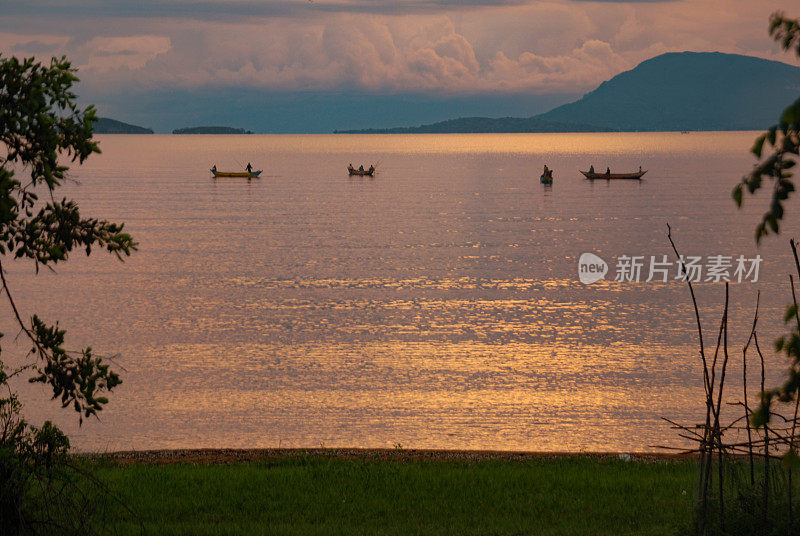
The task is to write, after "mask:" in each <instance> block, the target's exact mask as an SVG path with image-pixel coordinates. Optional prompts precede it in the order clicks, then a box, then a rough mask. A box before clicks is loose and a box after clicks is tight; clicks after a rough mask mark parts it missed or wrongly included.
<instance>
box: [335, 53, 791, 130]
mask: <svg viewBox="0 0 800 536" xmlns="http://www.w3.org/2000/svg"><path fill="white" fill-rule="evenodd" d="M798 95H800V67H795V66H792V65H788V64H786V63H781V62H777V61H769V60H764V59H761V58H754V57H752V56H741V55H738V54H723V53H720V52H670V53H667V54H662V55H660V56H656V57H654V58H651V59H649V60H646V61H644V62H642V63H640V64H639V65H637V66H636V67H635V68H634V69H631V70H630V71H626V72H624V73H621V74H618V75H617V76H615V77H613V78H612V79H611V80H608V81H606V82H603V83H602V84H600V86H599V87H598V88H597V89H595V90H594V91H591V92H589V93H587V94H586V95H584V96H583V97H582V98H581V99H579V100H577V101H575V102H571V103H569V104H564V105H561V106H559V107H557V108H555V109H553V110H550V111H549V112H546V113H543V114H539V115H535V116H533V117H528V118H525V119H522V118H514V117H503V118H495V119H492V118H487V117H469V118H461V119H452V120H449V121H442V122H439V123H433V124H428V125H422V126H419V127H410V128H385V129H367V130H346V131H338V132H341V133H355V132H359V133H422V132H437V133H440V132H441V133H444V132H587V131H609V130H610V131H677V130H762V129H765V128H767V127H769V126H770V125H772V124H774V123H775V122H776V121H777V119H778V117H779V116H780V113H781V112H782V111H783V109H784V108H785V107H786V106H788V105H789V103H791V102H793V101H794V100H795V99H797V97H798Z"/></svg>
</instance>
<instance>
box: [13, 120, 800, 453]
mask: <svg viewBox="0 0 800 536" xmlns="http://www.w3.org/2000/svg"><path fill="white" fill-rule="evenodd" d="M755 135H756V133H753V132H725V133H690V134H680V133H623V134H606V133H602V134H599V133H598V134H508V135H506V134H487V135H480V134H475V135H461V134H458V135H455V134H454V135H363V136H362V135H297V136H290V135H285V136H284V135H250V136H173V135H150V136H148V135H144V136H123V135H106V136H99V137H98V138H99V140H100V146H101V148H102V151H103V153H102V154H101V155H95V156H93V157H92V158H90V159H89V160H88V161H87V162H86V164H85V165H84V166H82V167H79V168H78V167H76V168H74V169H73V170H72V177H73V178H74V179H75V182H71V183H69V184H68V185H67V186H66V187H65V188H64V189H63V194H59V196H60V195H66V196H68V197H73V198H75V199H77V200H78V201H79V203H80V205H81V207H82V210H83V211H84V213H85V214H87V215H92V216H97V217H102V218H106V219H110V220H113V221H123V222H125V223H126V229H128V230H129V231H130V232H131V234H133V236H134V237H135V238H136V239H137V240H138V241H139V243H140V246H139V251H138V252H137V253H136V254H135V255H134V256H133V257H131V258H130V259H128V260H127V261H126V262H125V263H120V262H118V261H116V260H115V259H114V258H113V257H109V256H108V255H104V254H102V253H101V252H95V254H93V255H92V256H91V257H89V258H87V257H86V256H85V255H83V254H76V255H75V256H74V257H73V258H72V259H71V260H70V262H69V263H67V264H65V265H63V266H61V267H58V268H57V270H56V271H55V272H54V273H53V272H48V271H47V270H44V271H43V272H42V273H40V274H39V275H38V276H34V271H33V267H32V266H30V265H24V264H14V263H12V264H11V265H9V266H7V271H8V276H9V283H10V285H11V288H12V291H13V292H14V293H15V297H16V299H17V301H18V305H19V306H20V308H21V309H23V311H25V314H31V313H33V312H37V313H39V314H40V315H41V316H43V317H44V318H45V319H46V320H49V321H55V320H59V321H60V325H61V326H62V327H64V328H66V329H67V333H68V342H69V346H70V347H71V348H78V347H81V346H85V345H91V346H92V347H93V349H94V351H95V352H97V353H100V354H107V355H116V356H117V357H115V363H116V365H117V368H118V370H119V371H120V373H121V375H122V378H123V381H124V383H123V384H122V385H121V386H120V387H119V388H118V389H117V390H115V392H114V393H113V394H112V396H111V403H110V404H109V406H108V408H107V409H106V410H105V411H103V412H102V415H101V417H102V418H101V420H100V421H99V422H98V421H94V420H93V421H90V422H87V423H84V425H83V426H82V427H78V426H77V418H75V417H73V415H72V414H70V413H68V412H66V411H60V410H58V404H56V403H54V402H50V403H47V402H43V401H42V394H43V393H45V391H44V390H42V388H41V387H39V386H35V387H34V386H26V387H24V396H25V401H26V412H27V413H28V415H30V417H31V419H32V420H33V421H41V420H42V419H43V418H45V417H48V416H53V415H55V416H56V417H57V418H56V421H57V422H59V423H60V424H62V425H64V426H65V428H66V429H67V431H68V432H69V433H70V435H71V437H72V440H73V443H74V444H75V445H76V446H77V447H78V448H79V449H82V450H98V451H105V450H120V449H134V448H135V449H149V448H184V447H278V446H280V447H318V446H326V447H336V446H347V447H393V446H397V445H402V446H403V447H404V448H446V449H501V450H535V451H563V450H570V451H580V450H588V451H616V450H635V451H645V450H653V449H654V448H655V447H656V446H659V445H681V444H683V443H681V441H680V440H679V438H677V437H676V434H675V431H674V430H671V429H670V428H669V425H667V424H666V423H665V422H664V421H662V420H661V417H662V416H663V417H668V418H671V419H675V420H680V421H685V422H694V421H695V420H697V419H698V418H699V416H700V414H701V413H702V381H701V378H702V377H701V370H702V369H701V367H700V362H699V358H698V351H697V334H696V328H695V324H694V316H693V313H692V309H691V302H690V299H689V294H688V290H687V288H686V285H685V283H683V282H681V281H678V280H675V279H674V275H676V273H677V272H674V273H670V274H668V278H667V281H662V280H660V279H658V278H656V279H657V280H653V281H650V282H645V281H644V279H645V277H644V276H646V275H647V271H648V269H649V262H650V257H651V256H654V257H656V258H657V259H662V256H663V255H669V259H671V260H672V261H674V255H673V254H672V251H671V249H670V247H669V243H668V241H667V236H666V230H667V228H666V225H667V223H670V224H671V225H672V228H673V236H674V238H675V240H676V242H677V245H678V247H679V249H680V250H681V252H682V253H685V254H687V255H695V256H702V257H704V258H705V257H708V256H715V255H722V256H731V257H733V258H734V259H735V258H736V257H738V256H740V255H743V256H744V257H746V258H754V257H755V256H756V255H761V257H762V258H763V262H762V263H761V265H760V268H759V278H758V281H757V282H753V281H750V280H745V281H743V282H741V283H739V282H735V283H733V284H731V287H730V291H731V304H732V311H731V335H730V339H731V348H732V350H731V355H732V357H733V358H735V359H737V361H736V362H735V363H733V364H732V365H731V370H730V371H729V374H730V380H729V382H730V383H729V386H730V389H732V390H735V391H730V393H731V395H735V394H738V392H739V391H738V390H739V389H740V388H741V387H740V386H741V362H740V360H739V359H740V356H741V350H740V349H741V346H742V344H743V343H744V340H745V339H746V337H747V334H748V330H749V323H750V322H751V318H752V313H753V307H754V304H755V300H756V293H757V292H758V291H759V290H760V291H761V302H762V303H761V320H760V322H761V325H762V328H761V330H760V339H761V340H762V341H764V342H762V347H764V348H766V349H767V350H769V349H770V347H771V344H770V343H771V341H772V340H773V339H774V338H775V337H776V336H778V334H780V333H781V330H782V322H781V318H782V313H783V310H784V306H785V305H786V304H787V302H788V301H789V299H790V294H788V274H789V273H790V270H791V269H792V267H793V263H792V261H791V251H790V250H789V247H788V238H789V237H790V236H791V232H792V231H794V232H796V231H797V221H798V219H797V216H798V214H800V207H798V206H797V204H792V208H791V209H790V212H789V213H788V220H787V222H786V225H785V227H786V229H785V230H784V233H783V234H782V235H781V236H780V237H777V238H776V237H770V238H768V239H767V240H766V241H765V243H763V244H762V245H761V246H760V247H758V248H756V246H755V243H754V240H753V231H754V229H755V226H756V224H757V222H758V219H759V217H760V215H761V214H762V213H763V212H764V211H765V210H766V208H767V201H768V200H767V195H763V194H762V195H758V196H757V197H756V198H752V199H751V198H748V199H747V200H746V202H745V206H744V208H743V209H741V210H739V209H737V208H736V207H735V205H734V203H733V200H732V198H731V195H730V192H731V189H732V188H733V186H734V185H735V184H736V183H737V181H738V180H739V179H740V177H741V176H742V175H743V174H744V173H745V172H747V170H749V169H750V167H751V166H752V164H753V158H752V156H751V155H749V153H748V149H749V147H750V146H751V145H752V141H753V138H754V137H755ZM248 161H249V162H252V163H253V165H254V166H255V167H256V168H257V169H262V168H263V169H264V172H263V174H262V178H261V179H259V180H252V181H248V180H247V179H217V180H214V179H212V178H211V176H210V173H209V171H208V169H209V168H210V167H211V165H212V164H216V166H217V168H218V169H220V170H240V169H241V167H243V164H246V163H247V162H248ZM350 162H352V163H353V164H354V165H355V166H358V165H360V164H362V163H363V164H365V166H367V165H369V164H371V163H376V164H377V168H378V173H377V174H376V176H375V177H374V178H369V177H349V176H348V174H347V172H346V169H345V168H346V166H347V164H348V163H350ZM545 164H547V165H548V166H549V167H550V168H552V169H554V170H555V181H554V184H553V185H552V186H544V185H542V184H540V182H539V176H540V174H541V172H542V167H543V165H545ZM589 165H594V167H595V168H596V169H597V170H599V171H605V169H606V167H607V166H610V167H611V169H612V172H616V171H635V170H637V169H638V168H639V166H640V165H641V166H643V167H644V168H645V169H647V170H648V172H647V174H646V175H645V180H643V181H641V182H638V181H610V182H609V181H594V182H592V181H587V180H585V179H584V178H583V176H582V175H580V173H579V172H578V170H579V169H583V170H585V169H587V168H588V167H589ZM587 252H589V253H594V254H596V255H598V256H599V257H600V258H602V259H604V260H606V261H608V265H609V268H608V269H609V272H608V274H607V275H606V278H605V280H601V281H599V282H597V283H594V284H592V285H585V284H583V283H581V282H580V280H579V277H578V259H579V257H580V256H581V254H583V253H587ZM622 256H630V257H633V256H642V257H643V258H644V259H645V266H644V268H643V277H642V281H639V282H636V281H635V280H634V281H614V280H613V279H614V277H615V271H616V265H617V260H618V259H619V258H620V257H622ZM731 272H733V270H731ZM704 275H705V274H704ZM723 294H724V284H723V283H721V282H713V281H711V282H703V283H700V284H699V285H698V298H699V300H700V302H701V305H702V312H703V319H704V321H705V322H706V323H707V326H706V330H707V331H706V338H707V340H706V343H707V344H710V345H712V346H713V343H714V340H715V337H716V326H714V324H715V323H718V322H719V317H720V313H721V308H722V300H723ZM4 307H5V309H6V312H5V314H4V315H3V318H4V320H3V323H2V327H1V328H2V331H3V332H4V333H6V334H7V335H6V339H4V341H6V344H5V345H4V349H3V350H4V358H7V357H9V356H10V355H11V354H15V355H16V356H18V357H19V356H21V355H24V353H25V351H27V345H25V344H23V343H22V341H19V344H18V345H17V346H16V347H14V346H13V345H11V344H9V343H10V341H11V340H12V339H13V335H14V334H16V333H17V332H18V330H16V329H14V327H13V324H11V322H10V316H9V315H10V312H9V311H8V307H7V306H4ZM767 358H768V361H769V362H770V374H769V381H770V382H772V383H775V382H777V381H778V380H779V379H780V378H781V375H782V371H783V368H784V363H783V361H782V359H781V358H779V357H778V358H776V357H775V356H773V355H772V353H771V352H768V355H767ZM751 367H752V368H751V369H750V370H751V371H753V373H754V376H753V381H755V377H756V374H757V373H758V371H757V367H756V364H755V362H752V363H751ZM752 385H755V384H752ZM752 390H753V391H755V389H752Z"/></svg>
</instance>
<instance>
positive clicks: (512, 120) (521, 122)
mask: <svg viewBox="0 0 800 536" xmlns="http://www.w3.org/2000/svg"><path fill="white" fill-rule="evenodd" d="M608 130H611V129H608V128H602V127H597V126H594V125H586V124H580V123H560V122H556V121H548V120H544V119H540V118H538V117H527V118H518V117H499V118H491V117H464V118H461V119H449V120H447V121H440V122H438V123H431V124H429V125H420V126H418V127H396V128H370V129H363V130H335V131H334V133H335V134H443V133H470V132H597V131H608Z"/></svg>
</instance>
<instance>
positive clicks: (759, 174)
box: [733, 13, 800, 456]
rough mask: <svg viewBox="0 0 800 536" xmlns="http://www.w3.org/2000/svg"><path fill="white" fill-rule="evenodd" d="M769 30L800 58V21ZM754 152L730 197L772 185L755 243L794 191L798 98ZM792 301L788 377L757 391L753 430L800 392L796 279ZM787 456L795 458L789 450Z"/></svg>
mask: <svg viewBox="0 0 800 536" xmlns="http://www.w3.org/2000/svg"><path fill="white" fill-rule="evenodd" d="M769 32H770V35H771V36H772V37H773V38H774V39H775V40H776V41H778V42H779V43H780V45H781V47H782V48H783V49H784V50H787V51H788V50H792V49H794V51H795V53H796V54H797V55H798V56H800V19H790V18H787V17H786V16H784V15H783V14H781V13H775V14H773V15H772V17H771V18H770V25H769ZM767 147H770V148H771V151H770V153H769V154H766V155H765V153H764V151H765V148H767ZM752 153H753V154H754V155H755V156H756V158H758V159H759V163H758V164H756V166H755V167H754V168H753V171H752V172H751V173H750V174H749V175H746V176H745V177H744V178H743V179H742V182H741V183H740V184H738V185H737V186H736V188H734V190H733V197H734V200H735V201H736V203H737V205H739V206H741V204H742V196H743V191H744V189H746V190H747V191H748V192H749V193H751V194H752V193H754V192H756V191H757V190H758V189H759V188H761V185H762V181H763V179H764V178H768V179H770V180H772V181H773V191H772V200H771V203H770V208H769V210H768V211H767V212H766V213H765V214H764V216H763V218H762V220H761V222H760V223H759V224H758V226H757V227H756V242H759V241H760V240H761V238H763V237H764V236H766V235H767V234H769V233H770V232H773V233H776V234H777V233H778V232H779V231H780V224H779V222H780V221H781V220H782V219H783V216H784V202H785V201H786V200H787V199H788V198H789V196H790V195H791V193H792V192H794V190H795V186H794V183H793V182H792V168H793V167H794V166H795V165H796V164H797V156H798V153H800V98H798V99H797V100H795V101H794V102H793V103H792V104H791V105H789V107H787V108H786V109H785V110H784V111H783V113H782V114H781V117H780V120H779V122H778V124H777V125H773V126H772V127H771V128H770V129H769V130H768V131H767V132H765V133H764V134H761V135H760V136H759V137H758V138H756V141H755V143H754V145H753V148H752ZM791 244H792V251H793V253H794V257H795V263H796V265H797V271H798V274H800V262H798V257H797V250H796V246H795V243H794V241H792V243H791ZM792 298H793V304H792V305H790V306H789V307H788V308H787V310H786V314H785V316H784V322H786V323H787V324H790V325H791V326H792V327H791V328H790V332H789V333H788V334H787V335H785V336H783V337H781V338H780V339H778V340H777V341H776V342H775V349H776V350H777V351H778V352H780V353H783V354H785V355H786V357H787V358H788V360H789V363H790V367H789V371H788V377H787V379H786V381H785V382H784V383H783V385H781V386H780V387H778V388H776V389H771V390H765V391H764V392H762V393H761V404H760V405H759V406H758V408H756V409H755V411H754V412H753V414H752V416H751V422H752V424H753V425H754V426H756V427H761V426H763V425H765V424H767V423H769V421H770V415H771V406H772V402H773V401H774V400H775V399H776V398H777V399H778V400H780V401H782V402H791V401H792V400H795V399H796V398H797V396H798V390H800V315H798V305H797V296H796V293H795V289H794V281H792ZM790 454H791V455H792V456H794V455H795V453H794V450H793V449H791V448H790Z"/></svg>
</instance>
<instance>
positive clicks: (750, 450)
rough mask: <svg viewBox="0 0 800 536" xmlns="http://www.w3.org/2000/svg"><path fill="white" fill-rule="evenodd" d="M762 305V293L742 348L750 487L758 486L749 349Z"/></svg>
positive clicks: (757, 301) (757, 298)
mask: <svg viewBox="0 0 800 536" xmlns="http://www.w3.org/2000/svg"><path fill="white" fill-rule="evenodd" d="M760 303H761V291H760V290H759V291H758V294H757V295H756V312H755V314H754V315H753V327H752V329H751V330H750V337H748V339H747V344H745V345H744V348H742V386H743V390H744V416H745V422H746V423H747V451H748V452H747V459H748V461H749V462H750V485H751V486H755V485H756V473H755V463H754V461H753V435H752V430H751V428H750V407H749V406H748V405H747V349H748V348H749V347H750V341H752V340H753V335H755V333H756V325H757V324H758V306H759V305H760Z"/></svg>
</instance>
